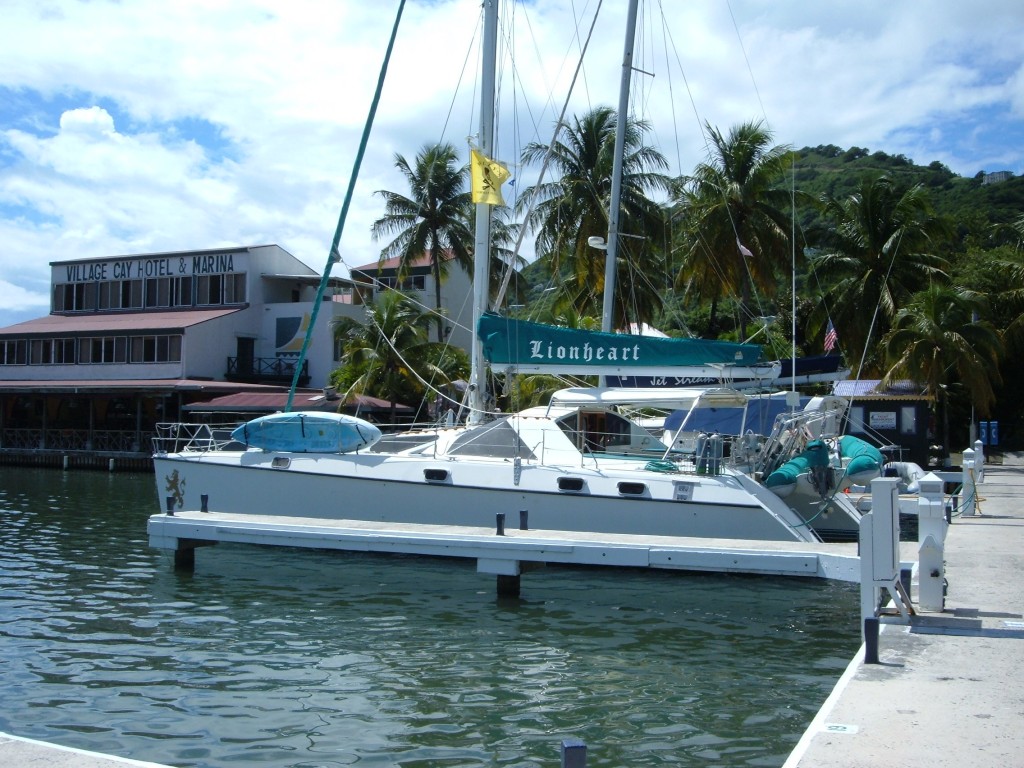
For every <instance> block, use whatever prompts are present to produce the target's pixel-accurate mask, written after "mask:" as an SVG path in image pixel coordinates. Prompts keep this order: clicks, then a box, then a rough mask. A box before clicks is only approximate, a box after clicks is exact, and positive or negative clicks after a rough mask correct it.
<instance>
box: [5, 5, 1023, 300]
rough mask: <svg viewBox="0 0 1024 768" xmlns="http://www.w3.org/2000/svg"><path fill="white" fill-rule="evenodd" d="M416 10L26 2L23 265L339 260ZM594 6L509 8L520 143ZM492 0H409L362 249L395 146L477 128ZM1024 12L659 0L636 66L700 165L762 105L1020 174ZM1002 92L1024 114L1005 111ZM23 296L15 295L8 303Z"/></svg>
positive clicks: (581, 96) (12, 48)
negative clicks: (221, 250) (341, 231)
mask: <svg viewBox="0 0 1024 768" xmlns="http://www.w3.org/2000/svg"><path fill="white" fill-rule="evenodd" d="M396 8H397V4H391V3H388V4H382V3H363V2H355V0H339V1H338V2H334V3H328V4H323V3H320V2H313V0H297V1H293V2H289V3H280V2H277V1H276V0H218V1H217V2H208V1H207V0H180V1H179V2H174V3H167V2H163V0H132V2H130V3H121V2H113V0H95V1H94V2H89V3H81V2H75V1H73V0H45V2H36V0H7V2H5V3H4V23H3V24H2V25H0V89H4V90H3V91H0V98H2V97H3V96H4V94H6V95H8V96H9V97H10V98H8V99H5V101H3V102H0V128H2V132H0V212H2V213H3V216H2V218H0V237H2V238H3V242H4V243H5V248H4V249H3V251H0V269H2V270H3V271H4V274H5V276H6V275H16V276H11V277H8V278H7V279H9V280H10V281H11V283H12V284H13V286H14V287H16V288H17V287H20V288H21V289H22V290H24V291H25V292H26V293H27V294H30V295H39V293H38V292H39V291H40V288H42V290H43V292H44V294H45V287H46V284H47V283H48V279H49V272H48V268H47V264H48V262H49V261H53V260H59V259H68V258H76V257H99V256H107V255H112V254H120V253H131V252H143V251H161V250H176V249H188V248H207V247H214V246H217V245H225V244H232V245H243V244H255V243H270V242H275V243H279V244H281V245H282V246H283V247H285V248H286V249H288V250H290V251H291V252H292V253H294V254H295V255H296V256H297V257H299V258H300V259H302V260H303V261H305V262H306V263H308V264H310V265H311V266H312V267H314V268H316V269H320V268H322V266H323V264H324V263H325V261H326V254H327V249H328V247H329V245H330V240H331V237H332V235H333V232H334V228H335V224H336V220H337V215H338V210H339V207H340V205H341V201H342V199H343V196H344V194H345V189H346V186H347V184H348V180H349V175H350V173H351V169H352V165H353V162H354V159H355V155H356V150H357V147H358V144H359V138H360V134H361V131H362V129H363V123H364V121H365V119H366V112H367V109H368V107H369V104H370V100H371V97H372V94H373V89H374V87H375V85H376V79H377V71H378V68H379V66H380V63H381V60H382V57H383V54H384V47H385V44H386V41H387V38H388V35H389V34H390V31H391V25H392V22H393V12H394V10H395V9H396ZM593 8H594V4H586V3H584V4H581V3H572V2H570V1H569V0H542V1H541V2H537V3H521V4H517V5H516V6H515V9H514V11H513V12H512V13H511V14H510V15H511V16H514V19H515V22H516V24H515V32H514V34H513V33H512V32H506V31H505V30H506V27H504V26H503V33H502V42H503V44H504V43H505V42H508V41H511V40H512V39H513V37H514V42H515V44H516V46H517V49H518V50H519V51H526V54H525V55H524V54H522V53H520V54H519V55H518V57H517V59H516V62H515V68H514V70H513V67H512V65H510V64H507V63H506V64H505V66H504V73H503V74H504V75H505V76H504V77H503V78H502V86H501V93H502V99H503V102H502V107H501V111H500V115H499V118H500V120H499V150H498V154H499V156H500V157H501V158H502V159H504V160H507V161H510V162H513V163H514V161H515V159H516V156H517V152H518V149H519V148H520V147H521V146H522V145H523V144H524V143H525V142H527V141H530V140H540V141H543V142H547V141H548V140H549V138H550V131H551V127H552V124H553V122H554V119H555V117H556V115H557V113H558V110H559V109H560V107H561V101H562V99H563V98H564V93H565V89H566V87H567V83H568V78H569V77H570V75H571V73H572V70H573V68H574V67H575V64H576V56H577V55H578V51H579V48H580V45H581V42H580V37H577V36H574V31H575V30H576V29H577V28H578V29H579V30H580V31H579V35H580V36H582V35H584V34H585V33H586V29H587V27H588V25H589V22H590V16H589V14H591V13H592V12H593ZM662 11H663V12H664V13H665V15H666V17H667V29H668V32H667V33H666V32H664V31H663V28H662V26H661V13H662ZM574 13H576V14H577V15H578V16H579V18H574V17H573V14H574ZM602 14H603V18H602V20H601V21H600V22H599V23H598V25H597V29H596V32H595V39H594V41H593V42H592V43H591V49H590V51H589V53H588V55H587V60H586V67H585V71H584V73H583V75H582V77H581V80H580V83H579V85H578V86H577V94H576V96H574V98H573V101H572V106H571V108H570V111H569V115H570V116H571V115H573V114H579V113H581V112H582V111H583V110H585V109H587V108H589V107H590V106H593V105H596V104H608V105H612V106H614V105H615V104H616V103H617V89H618V82H619V68H620V64H621V59H622V48H623V30H622V29H621V26H622V19H623V17H624V0H617V1H612V0H606V2H605V3H604V10H603V11H602ZM479 15H480V8H479V4H478V3H477V2H475V0H439V1H438V2H432V3H409V4H408V5H407V6H406V11H405V18H404V19H403V22H402V26H401V28H400V31H399V39H398V41H397V44H396V48H395V54H394V58H393V60H392V63H391V69H390V72H389V75H388V81H387V83H386V86H385V91H384V95H383V98H382V99H381V103H380V108H379V112H378V115H377V120H376V123H375V126H374V129H373V134H372V136H371V141H370V145H369V147H368V150H367V153H366V157H365V160H364V168H363V171H362V173H361V175H360V181H359V184H358V185H357V188H356V191H355V194H354V196H353V204H352V208H351V211H350V214H349V220H348V223H347V225H346V229H345V236H344V238H343V240H342V248H341V250H342V252H343V254H345V257H346V258H345V260H346V263H348V264H353V265H354V264H361V263H365V262H368V261H372V260H373V259H374V258H375V257H376V255H377V253H378V252H379V250H380V247H381V244H380V243H374V242H372V241H371V239H370V237H369V228H370V224H371V223H372V221H373V220H374V219H375V218H376V217H377V216H379V215H380V213H381V211H382V205H381V201H380V199H379V198H378V197H376V196H375V195H374V194H373V193H374V192H375V191H376V190H380V189H396V190H403V182H402V179H401V177H400V176H399V175H398V174H397V172H396V171H395V170H394V168H393V157H394V154H395V153H396V152H398V153H402V154H404V155H406V156H409V157H411V156H413V155H415V153H416V152H417V151H418V150H419V149H420V148H421V147H422V146H423V145H424V144H425V143H428V142H433V141H437V140H442V139H443V140H447V141H450V142H452V143H453V144H455V145H456V146H457V147H459V148H460V149H461V148H463V147H464V146H465V140H466V137H467V136H468V135H469V134H470V133H472V132H474V131H475V127H474V124H473V122H474V120H475V119H476V115H477V113H478V110H479V106H478V104H477V103H476V101H477V100H478V98H479V96H478V94H479V83H478V80H477V76H476V69H477V56H478V53H477V52H476V50H475V49H471V48H470V42H471V40H472V39H473V36H474V35H478V33H477V31H476V25H477V22H478V19H479ZM734 25H735V26H734ZM1022 32H1024V5H1021V4H1020V3H1019V2H1015V1H1014V2H1011V0H980V1H979V2H975V3H972V4H965V3H959V2H953V1H952V0H946V1H944V2H935V3H931V4H929V5H928V6H927V8H926V9H925V10H923V9H922V6H920V5H919V4H912V3H891V2H883V0H863V2H857V3H853V2H850V1H848V0H842V1H840V2H830V3H819V4H809V3H772V4H766V3H763V2H760V0H732V1H731V3H730V4H725V3H721V2H717V0H697V2H687V3H663V4H662V6H661V8H658V7H656V6H655V7H652V8H647V9H646V10H645V12H644V16H643V17H642V20H641V24H640V32H639V35H638V43H637V45H636V49H635V51H636V56H635V59H634V64H635V66H636V67H637V69H638V70H641V71H642V72H651V73H654V76H653V77H651V76H649V75H646V74H643V73H642V72H641V71H638V72H637V73H636V74H635V75H634V83H635V89H634V93H635V94H636V95H635V97H634V98H635V100H634V106H635V107H636V108H637V109H640V110H642V111H643V112H644V114H645V116H647V117H648V118H649V119H650V120H651V121H652V123H653V125H654V126H655V129H656V133H655V137H656V140H657V141H658V142H659V144H660V145H661V147H662V149H663V151H664V152H665V154H666V155H667V156H668V157H669V159H670V160H671V161H672V162H673V164H674V166H675V167H674V170H675V171H676V172H680V173H686V172H689V171H690V170H692V168H693V166H694V164H695V163H697V162H699V161H700V160H702V159H703V153H704V150H703V140H702V138H701V136H700V125H701V123H702V122H703V121H708V122H710V123H712V124H713V125H715V126H717V127H719V128H723V129H724V128H728V127H729V126H731V125H733V124H735V123H737V122H740V121H743V120H749V119H758V118H764V119H766V120H767V122H768V124H769V126H770V127H771V128H772V129H773V130H774V133H775V138H776V140H777V141H778V142H779V143H786V144H791V145H793V146H796V147H800V146H804V145H812V146H813V145H817V144H826V143H831V144H837V145H840V146H850V145H858V146H862V147H869V148H870V149H871V150H872V151H875V150H883V151H887V152H890V153H904V154H907V155H909V156H910V157H912V158H913V159H914V160H915V161H917V162H922V163H927V162H930V161H931V160H935V159H937V160H940V161H942V162H944V163H946V164H948V165H950V167H951V168H953V170H955V171H957V172H959V173H962V174H965V175H973V174H974V173H975V172H977V171H978V170H981V169H982V168H987V169H988V170H995V169H997V168H1003V167H1005V168H1009V169H1012V170H1014V171H1015V172H1017V173H1021V172H1024V149H1022V148H1021V143H1022V142H1020V141H1019V137H1020V136H1021V122H1024V74H1022V73H1024V69H1022V66H1024V65H1022V60H1024V55H1022V53H1021V50H1020V45H1019V40H1020V39H1021V36H1022ZM475 42H476V43H479V39H478V37H477V39H476V41H475ZM666 59H667V62H666ZM748 61H749V68H748ZM512 74H515V76H516V78H515V81H513V78H512V77H511V75H512ZM684 75H685V80H686V82H685V84H684V81H683V76H684ZM549 94H550V95H549ZM691 98H692V100H693V106H691V103H690V99H691ZM527 102H529V106H527ZM1000 111H1001V112H1002V113H1010V114H1013V115H1015V116H1016V119H1017V121H1018V122H1017V123H1016V124H1015V125H1012V126H1009V128H1007V127H1006V126H1004V125H1002V124H1000V125H998V126H994V125H993V126H990V125H988V123H987V122H986V121H987V120H988V119H989V118H988V117H986V116H991V115H995V114H997V113H999V112H1000ZM512 120H516V121H518V124H519V125H518V127H517V128H516V129H513V128H512V127H511V125H510V124H511V122H512ZM1001 134H1003V135H1008V136H1016V137H1018V140H1016V141H1008V142H1005V143H1000V142H999V141H998V138H999V136H1000V135H1001ZM517 175H521V176H522V175H523V171H522V169H517ZM521 183H529V176H528V175H527V176H526V177H525V178H524V179H523V181H522V182H521ZM14 303H16V300H15V298H13V294H9V293H0V310H2V309H4V308H9V306H10V305H13V304H14Z"/></svg>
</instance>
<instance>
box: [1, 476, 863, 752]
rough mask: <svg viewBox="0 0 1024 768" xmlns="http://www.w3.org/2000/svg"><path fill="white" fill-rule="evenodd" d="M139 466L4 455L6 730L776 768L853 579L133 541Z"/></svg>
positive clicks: (72, 741) (837, 641) (840, 642)
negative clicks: (519, 581)
mask: <svg viewBox="0 0 1024 768" xmlns="http://www.w3.org/2000/svg"><path fill="white" fill-rule="evenodd" d="M158 510H159V505H158V501H157V498H156V492H155V490H154V487H153V481H152V476H149V475H123V474H118V475H108V474H103V473H92V472H82V471H77V472H71V473H63V472H60V471H57V470H45V469H39V470H26V469H21V468H17V469H16V468H6V467H0V651H2V653H0V686H2V689H3V691H4V696H3V699H2V703H0V730H5V731H8V732H11V733H14V734H17V735H20V736H27V737H30V738H37V739H43V740H47V741H54V742H57V743H60V744H66V745H69V746H74V747H79V748H83V749H89V750H97V751H101V752H110V753H114V754H118V755H122V756H127V757H132V758H135V759H140V760H151V761H154V762H161V763H167V764H172V765H179V766H186V765H188V766H216V767H217V768H227V767H228V766H233V765H246V766H249V765H265V766H275V767H276V766H338V765H352V764H355V763H359V764H360V765H367V766H410V767H411V766H557V765H558V761H559V757H558V749H559V744H560V743H561V740H562V739H564V738H570V737H574V738H581V739H583V740H584V741H586V742H587V744H588V765H591V766H609V767H612V766H614V767H616V768H618V767H620V766H627V765H628V766H661V765H701V766H737V765H750V766H778V765H781V764H782V762H783V761H784V759H785V756H786V755H787V754H788V752H789V750H790V749H791V748H792V746H793V745H794V744H795V743H796V741H797V739H798V738H799V735H800V734H801V733H802V731H803V730H804V728H805V727H806V725H807V723H808V722H809V721H810V719H811V717H812V716H813V714H814V712H815V711H817V709H818V707H819V706H820V704H821V702H822V701H823V700H824V698H825V697H826V696H827V694H828V692H829V690H830V689H831V687H832V685H833V684H834V682H835V680H836V679H837V678H838V676H839V675H840V674H841V672H842V669H843V668H844V667H845V665H846V663H847V661H848V660H849V658H850V657H851V656H852V655H853V653H854V651H855V649H856V647H857V644H858V627H857V594H856V590H855V589H854V588H853V587H851V586H848V585H837V584H823V583H810V582H801V581H795V580H780V579H766V578H765V579H761V578H758V579H754V578H727V577H718V576H701V575H689V574H679V573H658V572H652V573H646V572H641V571H631V570H601V569H587V570H578V569H577V570H574V569H558V568H549V569H546V570H542V571H539V572H534V573H530V574H528V575H526V576H524V577H523V598H522V599H521V600H505V599H498V598H497V597H496V596H495V584H494V580H493V579H494V577H491V576H484V575H480V574H477V573H476V571H475V566H474V563H473V562H472V561H461V560H440V559H425V558H414V557H388V556H370V555H359V554H349V553H337V552H325V551H310V550H292V549H272V548H259V547H246V546H241V545H219V546H217V547H209V548H204V549H200V550H198V551H197V554H196V569H195V573H194V574H183V573H175V572H174V570H173V567H172V558H171V556H170V555H169V554H167V553H164V552H161V551H159V550H153V549H150V548H149V546H148V541H147V538H146V533H145V524H146V518H147V516H148V515H149V514H151V513H153V512H156V511H158Z"/></svg>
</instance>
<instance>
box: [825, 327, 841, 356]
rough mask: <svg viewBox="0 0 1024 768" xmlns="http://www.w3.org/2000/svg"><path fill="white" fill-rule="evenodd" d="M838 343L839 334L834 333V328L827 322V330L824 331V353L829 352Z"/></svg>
mask: <svg viewBox="0 0 1024 768" xmlns="http://www.w3.org/2000/svg"><path fill="white" fill-rule="evenodd" d="M838 343H839V334H837V333H836V329H835V326H833V325H832V321H831V320H829V321H828V328H826V329H825V351H826V352H831V351H832V350H833V349H834V348H835V346H836V344H838Z"/></svg>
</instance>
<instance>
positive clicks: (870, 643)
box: [864, 618, 880, 664]
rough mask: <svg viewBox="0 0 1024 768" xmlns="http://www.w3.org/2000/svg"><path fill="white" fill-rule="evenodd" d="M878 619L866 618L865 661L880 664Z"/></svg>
mask: <svg viewBox="0 0 1024 768" xmlns="http://www.w3.org/2000/svg"><path fill="white" fill-rule="evenodd" d="M878 623H879V622H878V619H876V618H868V619H864V663H865V664H878V663H880V662H879V661H878Z"/></svg>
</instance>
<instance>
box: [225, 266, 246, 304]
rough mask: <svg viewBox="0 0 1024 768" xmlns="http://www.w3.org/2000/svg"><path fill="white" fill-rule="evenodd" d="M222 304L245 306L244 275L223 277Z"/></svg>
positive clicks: (239, 273)
mask: <svg viewBox="0 0 1024 768" xmlns="http://www.w3.org/2000/svg"><path fill="white" fill-rule="evenodd" d="M224 303H225V304H245V273H244V272H234V273H229V274H227V275H224Z"/></svg>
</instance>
